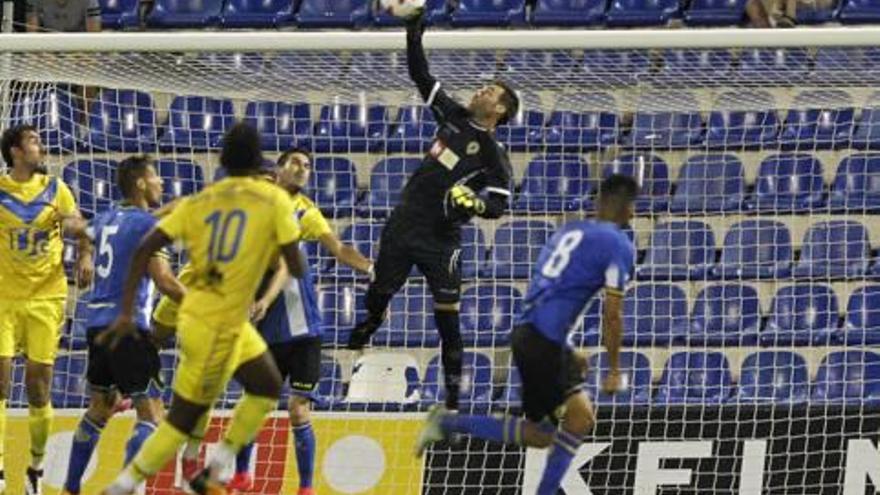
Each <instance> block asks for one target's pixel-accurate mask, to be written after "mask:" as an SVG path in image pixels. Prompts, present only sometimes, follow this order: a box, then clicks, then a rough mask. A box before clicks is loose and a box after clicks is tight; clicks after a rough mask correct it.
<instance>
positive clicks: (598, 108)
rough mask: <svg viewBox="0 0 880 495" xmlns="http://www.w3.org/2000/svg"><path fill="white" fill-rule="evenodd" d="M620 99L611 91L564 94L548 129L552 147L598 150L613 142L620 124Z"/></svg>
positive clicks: (548, 144) (548, 143) (546, 133)
mask: <svg viewBox="0 0 880 495" xmlns="http://www.w3.org/2000/svg"><path fill="white" fill-rule="evenodd" d="M616 109H617V103H616V102H615V100H614V97H613V96H611V95H610V94H608V93H578V94H571V95H563V96H561V97H560V98H559V100H558V101H557V102H556V104H555V105H554V110H553V112H552V113H551V114H550V117H549V119H548V120H547V125H546V129H545V130H544V144H545V146H546V147H547V149H548V150H550V151H571V152H580V151H594V150H598V149H601V148H606V147H608V146H611V145H613V144H614V143H615V142H616V140H617V133H618V129H619V126H620V123H619V121H618V117H617V114H615V113H614V111H615V110H616Z"/></svg>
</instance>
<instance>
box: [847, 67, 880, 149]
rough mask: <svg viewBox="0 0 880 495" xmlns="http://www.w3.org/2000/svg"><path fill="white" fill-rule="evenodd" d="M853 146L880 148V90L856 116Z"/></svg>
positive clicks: (858, 147)
mask: <svg viewBox="0 0 880 495" xmlns="http://www.w3.org/2000/svg"><path fill="white" fill-rule="evenodd" d="M859 70H861V69H859ZM852 146H853V148H857V149H872V150H874V149H880V92H877V93H874V94H872V95H871V96H870V97H869V98H868V100H867V101H866V102H865V106H864V107H863V108H862V111H861V114H859V116H858V117H857V118H856V121H855V130H854V131H853V136H852Z"/></svg>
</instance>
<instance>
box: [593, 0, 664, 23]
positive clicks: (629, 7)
mask: <svg viewBox="0 0 880 495" xmlns="http://www.w3.org/2000/svg"><path fill="white" fill-rule="evenodd" d="M678 9H679V5H678V2H677V1H675V0H657V1H648V0H612V1H611V4H610V5H609V6H608V11H607V12H606V13H605V24H607V25H608V26H612V27H614V26H662V25H665V24H666V23H668V22H669V21H670V20H671V19H672V17H673V16H675V15H676V14H678Z"/></svg>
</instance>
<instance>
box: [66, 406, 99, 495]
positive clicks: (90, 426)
mask: <svg viewBox="0 0 880 495" xmlns="http://www.w3.org/2000/svg"><path fill="white" fill-rule="evenodd" d="M103 429H104V424H103V423H98V422H97V421H93V420H92V419H91V418H89V417H88V416H85V415H84V416H83V418H82V420H80V422H79V426H77V428H76V432H74V434H73V445H72V446H71V448H70V462H69V463H68V464H67V481H65V482H64V488H65V489H66V490H67V491H69V492H70V493H79V492H80V489H81V487H80V483H82V475H83V472H85V470H86V466H88V465H89V459H91V458H92V452H94V451H95V445H97V444H98V440H99V439H100V438H101V430H103Z"/></svg>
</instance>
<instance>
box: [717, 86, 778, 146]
mask: <svg viewBox="0 0 880 495" xmlns="http://www.w3.org/2000/svg"><path fill="white" fill-rule="evenodd" d="M712 108H713V109H712V112H711V113H710V114H709V122H708V125H707V130H706V145H707V146H708V147H709V148H712V149H721V150H751V149H760V148H768V147H771V146H774V145H775V143H776V135H777V134H778V132H779V117H778V116H777V115H776V110H775V103H774V100H773V96H772V95H771V94H770V93H767V92H766V91H757V90H750V91H748V92H746V91H728V92H725V93H722V94H721V95H720V96H719V97H718V98H717V99H716V100H715V104H714V105H713V107H712Z"/></svg>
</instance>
